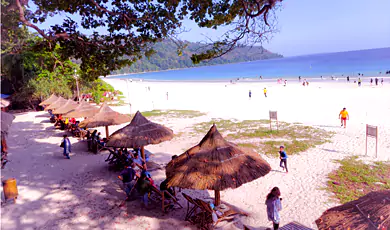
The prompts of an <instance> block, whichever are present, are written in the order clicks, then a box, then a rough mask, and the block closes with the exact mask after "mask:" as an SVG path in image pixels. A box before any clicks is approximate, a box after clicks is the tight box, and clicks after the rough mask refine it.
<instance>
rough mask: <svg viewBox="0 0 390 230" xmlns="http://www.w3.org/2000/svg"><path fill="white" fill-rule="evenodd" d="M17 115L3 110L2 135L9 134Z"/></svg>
mask: <svg viewBox="0 0 390 230" xmlns="http://www.w3.org/2000/svg"><path fill="white" fill-rule="evenodd" d="M14 119H15V116H14V115H12V114H10V113H6V112H3V111H1V135H2V136H3V135H7V134H8V130H9V128H10V127H11V124H12V121H13V120H14Z"/></svg>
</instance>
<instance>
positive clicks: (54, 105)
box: [45, 96, 68, 111]
mask: <svg viewBox="0 0 390 230" xmlns="http://www.w3.org/2000/svg"><path fill="white" fill-rule="evenodd" d="M67 101H68V100H66V99H64V98H63V97H61V96H60V97H58V98H57V100H56V101H55V102H53V103H51V104H50V105H49V106H47V107H46V108H45V111H47V110H49V109H51V110H55V109H57V108H59V107H61V106H63V105H64V104H65V103H66V102H67Z"/></svg>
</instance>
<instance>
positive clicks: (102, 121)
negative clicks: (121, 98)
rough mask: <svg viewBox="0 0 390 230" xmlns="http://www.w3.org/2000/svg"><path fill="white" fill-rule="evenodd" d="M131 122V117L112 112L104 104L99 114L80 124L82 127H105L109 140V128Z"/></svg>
mask: <svg viewBox="0 0 390 230" xmlns="http://www.w3.org/2000/svg"><path fill="white" fill-rule="evenodd" d="M129 121H130V116H129V115H126V114H122V113H118V112H116V111H114V110H112V109H111V108H110V107H109V106H108V105H107V104H103V105H102V107H100V109H99V112H98V113H96V114H95V115H94V116H93V117H89V118H87V119H85V120H84V121H82V122H81V123H80V125H79V126H80V127H82V128H83V127H85V128H94V127H100V126H105V127H106V137H107V138H108V136H109V135H108V126H110V125H120V124H123V123H126V122H129Z"/></svg>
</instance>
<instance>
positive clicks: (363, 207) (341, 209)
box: [316, 190, 390, 230]
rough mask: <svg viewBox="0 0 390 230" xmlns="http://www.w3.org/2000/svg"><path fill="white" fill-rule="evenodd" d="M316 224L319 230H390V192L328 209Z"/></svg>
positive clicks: (371, 194) (372, 195)
mask: <svg viewBox="0 0 390 230" xmlns="http://www.w3.org/2000/svg"><path fill="white" fill-rule="evenodd" d="M316 224H317V226H318V228H319V229H354V230H355V229H356V230H363V229H364V230H366V229H390V190H383V191H377V192H370V193H369V194H367V195H365V196H363V197H360V198H359V199H358V200H354V201H351V202H348V203H345V204H343V205H340V206H336V207H333V208H331V209H328V210H327V211H325V212H324V213H323V214H322V216H321V217H320V218H319V219H318V220H316Z"/></svg>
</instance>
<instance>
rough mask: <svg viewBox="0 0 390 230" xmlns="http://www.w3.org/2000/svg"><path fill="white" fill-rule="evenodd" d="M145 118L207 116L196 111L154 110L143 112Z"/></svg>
mask: <svg viewBox="0 0 390 230" xmlns="http://www.w3.org/2000/svg"><path fill="white" fill-rule="evenodd" d="M142 115H144V116H145V117H159V116H167V117H171V118H194V117H200V116H204V115H206V114H205V113H201V112H199V111H194V110H152V111H146V112H142Z"/></svg>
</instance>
